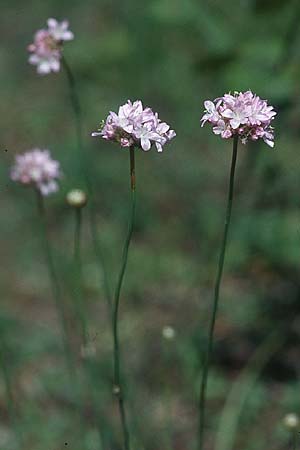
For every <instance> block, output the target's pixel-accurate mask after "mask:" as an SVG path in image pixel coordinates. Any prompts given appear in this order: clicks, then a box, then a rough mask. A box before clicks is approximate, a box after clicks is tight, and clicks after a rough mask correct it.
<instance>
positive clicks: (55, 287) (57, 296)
mask: <svg viewBox="0 0 300 450" xmlns="http://www.w3.org/2000/svg"><path fill="white" fill-rule="evenodd" d="M36 194H37V207H38V212H39V217H40V225H41V232H42V240H43V245H44V251H45V257H46V262H47V266H48V271H49V276H50V281H51V286H52V291H53V297H54V300H55V306H56V310H57V313H58V316H59V319H60V322H61V327H62V331H63V344H64V350H65V356H66V362H67V364H68V369H69V372H70V374H72V373H73V364H72V357H71V349H70V346H69V341H68V328H67V318H66V312H65V307H64V304H63V300H62V295H61V289H60V285H59V281H58V278H57V274H56V270H55V266H54V261H53V257H52V252H51V247H50V242H49V237H48V231H47V225H46V211H45V204H44V199H43V196H42V195H41V193H40V192H39V191H38V190H37V191H36Z"/></svg>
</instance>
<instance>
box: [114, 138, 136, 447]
mask: <svg viewBox="0 0 300 450" xmlns="http://www.w3.org/2000/svg"><path fill="white" fill-rule="evenodd" d="M134 157H135V154H134V147H130V181H131V195H132V204H131V215H130V221H129V227H128V233H127V237H126V241H125V246H124V250H123V258H122V265H121V270H120V274H119V277H118V282H117V287H116V291H115V303H114V311H113V336H114V393H115V394H116V395H117V397H118V404H119V412H120V417H121V423H122V430H123V437H124V449H125V450H130V437H129V430H128V425H127V420H126V409H125V403H124V393H123V386H122V385H123V383H122V381H121V373H120V372H121V370H120V366H121V362H120V345H119V330H118V313H119V303H120V293H121V288H122V283H123V278H124V275H125V270H126V265H127V259H128V250H129V245H130V241H131V237H132V233H133V227H134V217H135V205H136V198H135V161H134V159H135V158H134Z"/></svg>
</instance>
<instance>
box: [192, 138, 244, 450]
mask: <svg viewBox="0 0 300 450" xmlns="http://www.w3.org/2000/svg"><path fill="white" fill-rule="evenodd" d="M237 149H238V136H235V137H234V139H233V150H232V160H231V169H230V178H229V191H228V200H227V209H226V216H225V227H224V234H223V239H222V244H221V251H220V257H219V262H218V269H217V277H216V282H215V289H214V300H213V310H212V315H211V319H210V324H209V333H208V341H207V348H206V353H205V357H204V365H203V374H202V379H201V385H200V397H199V423H198V448H199V450H202V449H203V441H204V428H205V413H206V391H207V379H208V371H209V366H210V360H211V353H212V345H213V339H214V329H215V322H216V316H217V310H218V304H219V294H220V285H221V281H222V275H223V267H224V260H225V252H226V245H227V238H228V230H229V224H230V218H231V210H232V201H233V189H234V175H235V167H236V160H237Z"/></svg>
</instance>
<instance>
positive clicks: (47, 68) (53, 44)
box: [28, 19, 74, 75]
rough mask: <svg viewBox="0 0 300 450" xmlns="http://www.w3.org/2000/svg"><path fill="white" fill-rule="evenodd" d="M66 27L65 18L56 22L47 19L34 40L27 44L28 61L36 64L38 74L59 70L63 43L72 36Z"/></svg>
mask: <svg viewBox="0 0 300 450" xmlns="http://www.w3.org/2000/svg"><path fill="white" fill-rule="evenodd" d="M68 27H69V23H68V21H67V20H64V21H63V22H58V21H57V20H55V19H48V21H47V28H43V29H41V30H38V31H37V32H36V33H35V36H34V42H33V43H32V44H30V45H29V46H28V51H29V52H30V56H29V63H30V64H33V65H34V66H37V72H38V73H39V74H41V75H45V74H48V73H50V72H58V71H59V70H60V64H61V58H62V51H63V44H64V42H65V41H70V40H72V39H73V38H74V34H73V33H72V31H70V30H69V29H68Z"/></svg>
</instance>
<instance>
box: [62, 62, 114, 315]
mask: <svg viewBox="0 0 300 450" xmlns="http://www.w3.org/2000/svg"><path fill="white" fill-rule="evenodd" d="M62 65H63V68H64V70H65V73H66V76H67V80H68V85H69V91H70V100H71V105H72V109H73V113H74V119H75V128H76V137H77V153H78V155H77V156H78V163H79V170H80V171H81V172H82V174H83V177H84V181H85V185H86V188H87V191H88V194H89V197H90V198H89V220H90V231H91V235H92V240H93V246H94V250H95V255H96V258H97V262H98V265H99V267H100V271H101V273H102V276H103V283H104V291H105V292H104V294H105V298H106V302H107V306H108V310H109V313H110V314H111V313H112V296H111V292H110V286H109V281H108V275H107V270H106V264H105V259H104V256H103V253H102V249H101V245H100V242H99V238H98V233H97V224H96V217H95V208H94V199H93V190H92V184H91V181H90V177H89V172H88V170H87V166H86V157H85V155H84V149H83V138H82V137H83V131H82V130H83V128H82V112H81V106H80V101H79V96H78V91H77V87H76V81H75V77H74V74H73V71H72V69H71V67H70V66H69V64H68V62H67V60H66V58H65V57H64V56H63V58H62Z"/></svg>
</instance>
